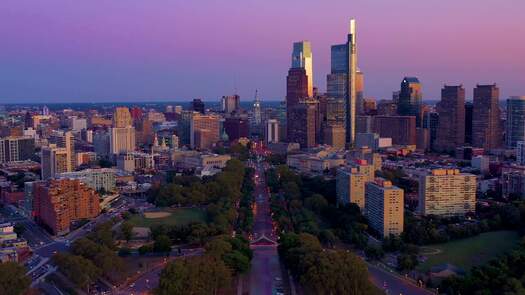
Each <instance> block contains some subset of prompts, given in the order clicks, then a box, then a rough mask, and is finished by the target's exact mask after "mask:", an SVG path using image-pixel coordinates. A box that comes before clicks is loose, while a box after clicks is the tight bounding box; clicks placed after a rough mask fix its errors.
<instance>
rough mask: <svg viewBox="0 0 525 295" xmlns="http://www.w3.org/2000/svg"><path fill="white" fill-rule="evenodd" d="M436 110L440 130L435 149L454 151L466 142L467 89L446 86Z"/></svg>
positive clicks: (438, 130)
mask: <svg viewBox="0 0 525 295" xmlns="http://www.w3.org/2000/svg"><path fill="white" fill-rule="evenodd" d="M436 109H437V112H438V114H439V121H438V122H439V123H438V124H439V128H437V130H436V131H437V134H436V135H437V136H436V137H437V138H436V142H435V145H434V147H435V149H436V150H438V151H445V152H450V151H454V150H455V149H456V147H457V146H461V145H463V144H464V142H465V88H463V86H462V85H459V86H447V85H445V86H444V87H443V89H441V101H440V102H439V103H438V104H437V107H436Z"/></svg>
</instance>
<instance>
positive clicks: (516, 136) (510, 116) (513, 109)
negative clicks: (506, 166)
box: [505, 96, 525, 148]
mask: <svg viewBox="0 0 525 295" xmlns="http://www.w3.org/2000/svg"><path fill="white" fill-rule="evenodd" d="M505 134H506V140H505V141H506V145H507V147H508V148H514V147H516V143H517V142H518V141H525V96H513V97H511V98H509V99H507V128H506V132H505Z"/></svg>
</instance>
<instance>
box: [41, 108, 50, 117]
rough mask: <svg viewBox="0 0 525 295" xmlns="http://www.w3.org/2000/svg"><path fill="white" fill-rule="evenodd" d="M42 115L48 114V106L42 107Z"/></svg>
mask: <svg viewBox="0 0 525 295" xmlns="http://www.w3.org/2000/svg"><path fill="white" fill-rule="evenodd" d="M42 115H43V116H49V108H48V107H47V106H44V107H43V108H42Z"/></svg>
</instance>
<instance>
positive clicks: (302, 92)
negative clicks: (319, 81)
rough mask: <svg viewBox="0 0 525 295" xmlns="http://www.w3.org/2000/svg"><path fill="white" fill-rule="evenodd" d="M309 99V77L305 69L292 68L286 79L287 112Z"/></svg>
mask: <svg viewBox="0 0 525 295" xmlns="http://www.w3.org/2000/svg"><path fill="white" fill-rule="evenodd" d="M306 98H308V76H307V75H306V70H305V69H304V68H291V69H290V70H289V71H288V76H287V77H286V110H287V111H288V110H289V109H291V108H293V107H294V106H296V105H297V104H299V102H300V101H302V100H305V99H306Z"/></svg>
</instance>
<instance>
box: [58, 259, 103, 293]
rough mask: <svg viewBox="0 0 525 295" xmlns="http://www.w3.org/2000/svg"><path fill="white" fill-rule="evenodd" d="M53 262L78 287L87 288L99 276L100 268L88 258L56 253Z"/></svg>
mask: <svg viewBox="0 0 525 295" xmlns="http://www.w3.org/2000/svg"><path fill="white" fill-rule="evenodd" d="M53 262H54V263H55V264H56V265H57V266H58V268H59V269H60V272H61V273H63V274H64V275H65V276H66V277H67V278H68V279H69V280H71V282H73V283H74V284H75V285H76V286H77V287H78V288H81V289H88V287H89V285H90V284H91V283H92V282H94V281H95V280H96V279H97V278H98V277H99V276H100V270H99V269H98V268H97V267H96V266H95V265H94V264H93V262H91V261H90V260H88V259H86V258H84V257H82V256H77V255H71V254H64V253H57V254H55V255H54V256H53Z"/></svg>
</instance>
